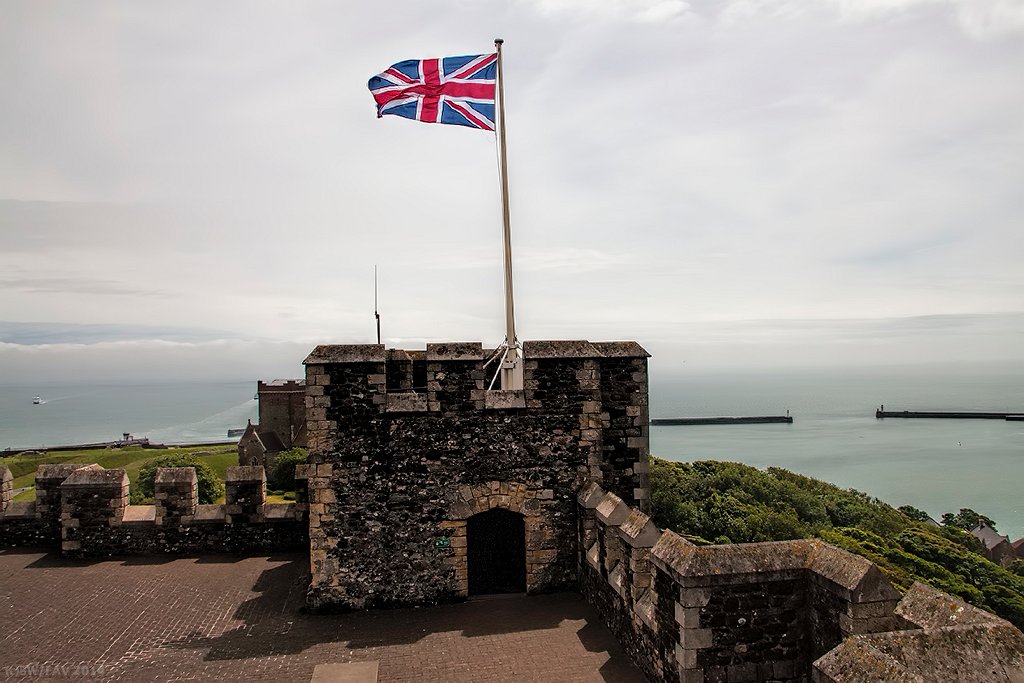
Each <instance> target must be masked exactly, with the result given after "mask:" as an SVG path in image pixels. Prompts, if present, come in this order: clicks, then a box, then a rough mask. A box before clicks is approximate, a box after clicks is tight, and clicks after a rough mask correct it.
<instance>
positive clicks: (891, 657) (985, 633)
mask: <svg viewBox="0 0 1024 683" xmlns="http://www.w3.org/2000/svg"><path fill="white" fill-rule="evenodd" d="M896 614H897V615H898V616H899V617H900V618H901V619H903V620H904V622H905V623H906V625H907V626H908V627H910V628H909V629H908V630H900V631H894V632H886V633H872V634H867V635H856V636H853V637H851V638H849V639H847V640H845V641H844V642H843V643H842V644H841V645H839V646H838V647H836V648H835V649H833V650H831V651H830V652H828V653H827V654H826V655H824V656H823V657H821V658H820V659H818V660H817V661H816V662H814V668H813V671H812V676H811V680H812V681H814V682H815V683H839V682H840V681H914V682H918V681H964V682H966V683H975V682H978V683H980V682H981V681H1019V680H1020V681H1024V634H1022V633H1021V632H1020V631H1019V630H1018V629H1017V628H1015V627H1014V626H1013V625H1012V624H1010V623H1009V622H1007V621H1004V620H1003V619H1000V618H999V617H997V616H995V615H993V614H989V613H988V612H985V611H984V610H980V609H978V608H977V607H973V606H971V605H968V604H967V603H965V602H963V601H962V600H959V599H957V598H954V597H951V596H949V595H947V594H945V593H943V592H941V591H938V590H935V589H934V588H931V587H929V586H925V585H923V584H921V583H915V584H914V585H913V586H912V587H911V588H910V590H909V591H907V594H906V595H905V596H904V597H903V599H902V600H900V602H899V604H898V605H897V607H896Z"/></svg>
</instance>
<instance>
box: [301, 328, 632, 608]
mask: <svg viewBox="0 0 1024 683" xmlns="http://www.w3.org/2000/svg"><path fill="white" fill-rule="evenodd" d="M602 349H604V350H602ZM605 351H607V354H606V352H605ZM493 355H494V351H493V350H491V349H484V348H483V346H482V345H481V344H480V343H477V342H451V343H444V344H428V345H427V348H426V350H425V351H422V352H419V351H401V350H396V349H387V350H386V349H385V348H384V347H383V346H380V345H354V346H318V347H317V348H316V349H314V350H313V352H312V353H310V355H309V357H307V358H306V360H305V365H306V386H307V405H308V406H310V407H309V408H308V409H307V411H308V412H307V426H308V429H309V445H310V470H309V472H310V474H309V479H308V482H309V491H310V498H309V508H310V555H311V557H310V561H311V571H312V577H313V578H312V584H311V586H310V589H309V593H308V595H307V604H308V605H309V606H310V607H312V608H315V609H363V608H367V607H382V606H399V605H427V604H435V603H440V602H447V601H453V600H459V599H462V598H464V597H465V596H466V595H467V594H468V589H469V581H468V576H469V571H471V568H470V567H468V565H467V558H468V556H469V554H468V553H467V536H466V528H467V527H466V524H467V520H468V519H469V518H470V517H472V516H473V515H476V514H479V513H481V512H485V511H487V510H490V509H493V508H503V509H506V510H510V511H512V512H515V513H517V514H520V515H522V516H523V521H524V525H525V529H526V531H525V533H526V539H525V545H526V588H527V592H528V593H540V592H545V591H552V590H558V589H564V588H567V587H571V586H574V585H575V583H576V580H577V576H576V574H577V570H576V558H575V548H576V504H575V495H576V492H577V491H578V490H579V488H580V487H581V486H582V485H583V484H585V483H587V482H589V481H596V482H599V483H601V484H602V485H604V486H605V487H606V488H607V489H608V490H612V491H615V492H616V493H618V494H619V495H620V496H621V498H622V499H623V500H624V501H626V502H627V503H629V504H635V505H637V506H640V507H646V505H647V498H648V496H647V457H648V447H647V426H646V424H643V425H641V424H639V421H641V420H642V416H643V415H645V414H646V406H647V357H648V354H647V352H646V351H644V350H643V349H642V348H641V347H640V346H639V345H637V344H635V343H633V342H615V343H609V344H607V345H606V346H602V345H601V344H592V343H590V342H587V341H582V340H579V341H540V342H532V341H531V342H525V343H524V344H523V355H524V358H525V360H524V389H523V390H521V391H489V390H488V389H487V387H488V386H489V384H490V381H491V378H492V376H493V374H494V372H495V371H496V369H497V367H496V363H495V362H493V361H494V359H493V358H492V356H493ZM418 359H421V360H418ZM489 360H490V361H491V362H490V363H489V364H488V361H489ZM416 363H423V364H424V365H423V366H422V367H423V368H424V371H425V374H424V378H425V379H424V380H423V385H424V386H423V387H422V390H420V389H415V387H413V385H414V384H417V382H416V381H413V380H410V379H409V376H410V373H413V370H414V368H413V369H410V365H412V366H414V365H415V364H416ZM608 382H615V383H616V386H611V385H610V384H608ZM619 384H622V386H619ZM411 389H415V390H411ZM310 399H313V400H312V401H310ZM382 539H386V541H384V542H382Z"/></svg>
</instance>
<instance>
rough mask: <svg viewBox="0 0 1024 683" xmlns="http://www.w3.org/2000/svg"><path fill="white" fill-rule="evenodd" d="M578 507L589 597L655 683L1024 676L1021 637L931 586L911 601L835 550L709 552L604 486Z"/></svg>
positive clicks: (774, 547) (800, 543)
mask: <svg viewBox="0 0 1024 683" xmlns="http://www.w3.org/2000/svg"><path fill="white" fill-rule="evenodd" d="M577 505H578V508H577V514H578V519H579V522H578V527H577V528H578V538H579V553H578V563H579V583H580V590H581V591H582V593H583V594H584V596H585V597H586V599H587V600H588V602H590V603H591V604H592V605H594V607H595V608H596V609H597V611H598V613H599V614H600V615H601V617H602V618H603V620H604V621H605V622H606V623H607V624H608V626H609V628H610V629H611V630H612V631H613V633H615V634H616V636H617V638H618V639H619V641H620V643H621V644H622V646H623V648H624V649H625V650H626V652H627V653H629V654H630V656H631V657H632V658H633V660H634V662H635V663H636V664H637V665H638V666H639V667H640V668H641V669H642V670H643V671H644V672H645V673H646V674H647V676H648V677H650V678H651V679H652V680H673V681H675V680H680V681H708V682H710V681H723V682H725V681H761V680H771V681H806V680H808V679H809V678H812V677H813V680H815V681H818V682H819V683H837V682H838V681H863V682H868V681H878V682H879V683H880V682H881V681H889V680H894V681H902V680H906V681H933V680H934V681H940V680H942V681H945V680H970V681H975V680H977V681H981V680H1016V678H1015V676H1016V677H1020V676H1021V675H1022V673H1024V659H1022V657H1024V634H1021V632H1020V631H1018V630H1017V629H1015V628H1014V627H1013V626H1012V625H1011V624H1009V623H1007V622H1005V621H1003V620H1002V619H999V618H997V617H994V616H993V615H990V614H988V613H987V612H984V611H982V610H979V609H977V608H974V607H971V606H969V605H966V604H965V603H963V602H962V601H960V600H957V599H955V598H952V597H950V596H948V595H946V594H944V593H941V592H940V591H937V590H935V589H932V588H928V587H926V586H923V585H921V584H916V585H915V586H914V587H913V588H912V589H911V590H910V591H909V592H908V593H907V595H906V596H904V597H902V599H901V598H900V594H899V592H898V591H897V590H896V589H895V588H894V587H893V586H892V585H891V583H890V582H889V581H888V579H886V578H885V576H884V574H882V572H881V570H879V568H878V567H877V566H875V565H874V564H873V563H871V562H870V561H868V560H866V559H864V558H862V557H859V556H857V555H853V554H851V553H848V552H846V551H844V550H841V549H839V548H836V547H834V546H830V545H828V544H827V543H824V542H822V541H819V540H797V541H780V542H772V543H748V544H730V545H712V546H697V545H694V544H693V543H690V542H689V541H687V540H686V539H684V538H682V537H680V536H678V535H677V534H674V533H672V532H671V531H665V532H662V531H661V530H659V529H657V527H655V526H654V525H653V523H651V521H650V519H649V518H648V517H647V515H645V514H644V513H642V512H640V511H639V510H636V509H635V508H629V507H626V508H625V511H624V510H623V507H624V505H623V502H622V500H621V499H620V498H619V497H618V496H615V495H613V494H608V493H605V492H604V491H603V490H602V489H601V487H600V486H598V485H597V484H595V483H590V484H588V485H586V486H584V487H582V488H581V489H580V491H579V493H578V495H577ZM816 660H817V661H816ZM958 666H959V667H960V669H959V670H958V668H957V667H958ZM964 666H967V668H968V670H969V673H967V674H966V676H967V677H966V678H964V677H963V676H965V671H964V669H963V667H964ZM972 676H973V677H972ZM1022 680H1024V678H1022Z"/></svg>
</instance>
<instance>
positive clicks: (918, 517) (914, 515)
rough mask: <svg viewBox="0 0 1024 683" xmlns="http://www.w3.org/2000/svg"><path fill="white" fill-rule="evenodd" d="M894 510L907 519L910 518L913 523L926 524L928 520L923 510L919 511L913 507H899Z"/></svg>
mask: <svg viewBox="0 0 1024 683" xmlns="http://www.w3.org/2000/svg"><path fill="white" fill-rule="evenodd" d="M896 509H897V510H899V511H900V512H902V513H903V514H905V515H906V516H907V517H910V519H912V520H914V521H915V522H927V521H928V519H929V518H928V513H927V512H925V511H924V510H920V509H918V508H916V507H914V506H913V505H900V506H899V507H898V508H896Z"/></svg>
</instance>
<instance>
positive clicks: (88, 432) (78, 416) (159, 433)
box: [0, 382, 257, 450]
mask: <svg viewBox="0 0 1024 683" xmlns="http://www.w3.org/2000/svg"><path fill="white" fill-rule="evenodd" d="M255 391H256V382H234V383H217V384H213V383H208V384H159V385H156V384H147V385H119V386H94V385H79V386H59V385H48V386H47V385H39V386H32V387H25V386H0V450H2V449H4V448H8V447H12V448H28V447H32V448H38V447H39V446H43V445H45V446H60V445H67V444H76V443H90V442H96V441H113V440H115V439H119V438H121V433H122V432H131V433H132V434H134V435H136V436H148V437H149V438H150V440H151V441H154V442H160V443H190V442H205V441H225V440H226V439H227V432H228V429H234V428H239V427H245V424H246V421H247V420H249V419H252V420H253V422H255V421H256V408H257V405H256V401H254V400H252V397H253V392H255ZM36 395H38V396H40V397H42V399H43V401H44V403H42V404H41V405H33V404H32V398H33V397H34V396H36Z"/></svg>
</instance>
